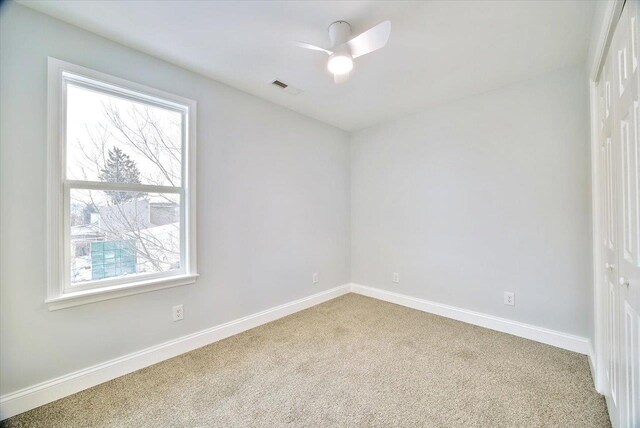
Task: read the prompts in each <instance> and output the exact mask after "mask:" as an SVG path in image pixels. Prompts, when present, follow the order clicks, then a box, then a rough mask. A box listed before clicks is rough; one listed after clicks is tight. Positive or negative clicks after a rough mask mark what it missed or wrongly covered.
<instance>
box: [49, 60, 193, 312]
mask: <svg viewBox="0 0 640 428" xmlns="http://www.w3.org/2000/svg"><path fill="white" fill-rule="evenodd" d="M67 83H72V84H74V85H77V86H81V87H84V88H90V89H93V90H97V91H99V92H102V93H108V94H111V95H116V96H118V97H123V98H128V99H131V100H135V101H139V102H144V103H146V104H152V105H156V106H160V107H162V108H166V109H170V110H173V111H177V112H180V113H181V114H182V117H183V121H182V126H183V129H182V138H183V140H182V180H181V186H180V187H171V186H155V185H146V184H120V183H101V182H93V181H78V180H67V179H66V107H67V106H66V101H67V100H66V85H67ZM195 130H196V102H195V101H193V100H190V99H187V98H183V97H179V96H177V95H173V94H170V93H167V92H164V91H160V90H157V89H153V88H149V87H147V86H144V85H140V84H137V83H133V82H130V81H127V80H124V79H121V78H118V77H114V76H110V75H107V74H104V73H101V72H98V71H95V70H91V69H88V68H85V67H81V66H79V65H75V64H71V63H68V62H64V61H60V60H58V59H55V58H51V57H49V59H48V126H47V131H48V136H47V139H48V153H47V177H48V182H47V204H48V205H47V271H48V284H47V299H46V301H45V302H46V304H47V305H48V307H49V310H56V309H62V308H66V307H70V306H77V305H83V304H87V303H92V302H97V301H101V300H107V299H114V298H118V297H123V296H127V295H132V294H139V293H143V292H148V291H153V290H159V289H163V288H168V287H176V286H180V285H186V284H193V283H195V281H196V278H197V277H198V274H197V266H196V239H195V238H196V198H195V197H196V171H195V167H196V158H195V152H196V139H195V135H196V134H195ZM71 188H74V189H94V190H113V189H114V188H117V189H122V190H132V191H141V192H150V193H154V192H159V193H173V194H179V195H180V265H181V268H180V270H172V271H168V272H159V273H151V274H138V275H135V276H133V277H124V278H106V279H101V280H92V281H88V282H87V283H83V284H77V285H73V286H71V281H70V270H71V254H70V252H71V245H70V236H71V232H70V212H69V203H70V189H71Z"/></svg>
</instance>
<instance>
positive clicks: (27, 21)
mask: <svg viewBox="0 0 640 428" xmlns="http://www.w3.org/2000/svg"><path fill="white" fill-rule="evenodd" d="M0 12H1V17H0V28H1V29H0V55H1V57H0V93H1V94H0V109H1V113H0V123H1V131H0V140H1V144H0V180H1V181H0V182H1V187H0V191H1V198H0V202H1V216H0V222H1V223H0V225H1V227H0V230H1V238H0V301H1V303H0V305H1V306H0V324H1V326H2V328H1V333H0V349H2V358H1V361H0V395H3V394H6V393H9V392H13V391H15V390H18V389H20V388H23V387H26V386H30V385H33V384H35V383H37V382H41V381H44V380H49V379H51V378H53V377H56V376H59V375H63V374H67V373H70V372H72V371H74V370H78V369H82V368H85V367H87V366H90V365H93V364H96V363H99V362H103V361H106V360H109V359H111V358H115V357H118V356H121V355H124V354H127V353H130V352H134V351H136V350H139V349H143V348H146V347H148V346H152V345H154V344H158V343H161V342H164V341H166V340H169V339H172V338H176V337H180V336H183V335H185V334H189V333H192V332H195V331H198V330H201V329H204V328H207V327H211V326H214V325H217V324H220V323H223V322H226V321H229V320H232V319H236V318H238V317H242V316H245V315H248V314H251V313H255V312H257V311H260V310H263V309H266V308H270V307H273V306H276V305H278V304H282V303H285V302H289V301H291V300H294V299H298V298H302V297H304V296H307V295H310V294H314V293H317V292H320V291H323V290H326V289H328V288H331V287H335V286H338V285H342V284H344V283H347V282H349V148H348V136H347V134H345V133H344V132H342V131H339V130H337V129H335V128H332V127H330V126H327V125H324V124H321V123H319V122H316V121H314V120H311V119H308V118H306V117H304V116H301V115H299V114H297V113H294V112H291V111H289V110H286V109H283V108H281V107H277V106H275V105H273V104H270V103H267V102H265V101H261V100H259V99H258V98H255V97H253V96H250V95H247V94H245V93H242V92H239V91H237V90H235V89H231V88H229V87H227V86H224V85H222V84H219V83H216V82H213V81H211V80H209V79H206V78H204V77H201V76H199V75H196V74H194V73H191V72H188V71H186V70H184V69H181V68H179V67H176V66H173V65H170V64H168V63H166V62H163V61H160V60H158V59H155V58H153V57H150V56H148V55H144V54H141V53H139V52H136V51H134V50H131V49H129V48H126V47H124V46H121V45H118V44H116V43H113V42H110V41H108V40H106V39H103V38H101V37H98V36H96V35H93V34H91V33H88V32H85V31H83V30H80V29H78V28H75V27H72V26H69V25H67V24H64V23H62V22H60V21H57V20H54V19H52V18H49V17H47V16H45V15H42V14H39V13H37V12H34V11H31V10H29V9H27V8H24V7H22V6H20V5H16V4H10V3H5V4H4V5H3V6H2V10H1V11H0ZM47 56H53V57H56V58H59V59H61V60H65V61H69V62H72V63H76V64H79V65H82V66H85V67H89V68H93V69H96V70H99V71H102V72H106V73H110V74H113V75H115V76H118V77H122V78H125V79H128V80H131V81H134V82H138V83H142V84H144V85H148V86H152V87H155V88H158V89H161V90H164V91H168V92H172V93H175V94H177V95H181V96H185V97H188V98H192V99H195V100H196V101H197V102H198V118H197V119H198V121H197V123H198V133H197V139H198V164H197V168H198V171H197V172H198V177H197V182H198V201H197V203H198V213H197V214H198V266H199V271H200V274H201V276H200V279H199V280H198V282H197V284H195V285H191V286H184V287H178V288H172V289H166V290H161V291H155V292H151V293H144V294H140V295H135V296H130V297H125V298H121V299H116V300H109V301H104V302H100V303H95V304H90V305H85V306H80V307H74V308H69V309H63V310H59V311H55V312H49V311H48V310H47V308H46V306H45V304H44V300H45V294H46V293H45V292H46V282H45V280H46V278H45V246H44V240H45V170H46V164H45V148H46V118H47V111H46V94H47V91H46V89H47V88H46V72H47ZM313 272H320V277H321V284H320V285H316V286H313V285H312V284H311V275H312V273H313ZM177 303H183V304H184V310H185V319H184V320H183V321H181V322H177V323H174V322H172V319H171V307H172V305H174V304H177Z"/></svg>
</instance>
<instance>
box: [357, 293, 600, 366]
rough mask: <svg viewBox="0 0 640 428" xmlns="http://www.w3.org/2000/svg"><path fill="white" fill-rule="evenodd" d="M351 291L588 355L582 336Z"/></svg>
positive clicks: (410, 299) (412, 299) (400, 296)
mask: <svg viewBox="0 0 640 428" xmlns="http://www.w3.org/2000/svg"><path fill="white" fill-rule="evenodd" d="M351 291H352V292H353V293H357V294H362V295H363V296H368V297H373V298H375V299H379V300H384V301H386V302H391V303H395V304H397V305H402V306H406V307H408V308H413V309H417V310H420V311H423V312H429V313H431V314H435V315H440V316H443V317H447V318H452V319H455V320H458V321H463V322H466V323H469V324H474V325H478V326H480V327H485V328H488V329H491V330H497V331H501V332H503V333H509V334H512V335H514V336H519V337H523V338H525V339H530V340H535V341H536V342H541V343H545V344H547V345H552V346H556V347H558V348H562V349H567V350H569V351H573V352H578V353H580V354H584V355H589V353H590V352H589V340H588V339H586V338H584V337H580V336H574V335H572V334H568V333H562V332H560V331H555V330H550V329H547V328H543V327H537V326H534V325H530V324H525V323H521V322H518V321H512V320H508V319H506V318H500V317H495V316H493V315H487V314H483V313H480V312H475V311H470V310H467V309H461V308H456V307H455V306H449V305H443V304H442V303H436V302H431V301H429V300H424V299H418V298H416V297H411V296H407V295H404V294H399V293H394V292H391V291H386V290H381V289H379V288H372V287H367V286H364V285H359V284H351Z"/></svg>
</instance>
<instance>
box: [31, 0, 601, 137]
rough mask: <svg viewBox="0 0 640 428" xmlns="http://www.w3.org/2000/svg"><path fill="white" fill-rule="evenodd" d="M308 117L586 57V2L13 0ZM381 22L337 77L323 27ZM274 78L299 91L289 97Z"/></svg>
mask: <svg viewBox="0 0 640 428" xmlns="http://www.w3.org/2000/svg"><path fill="white" fill-rule="evenodd" d="M21 3H22V4H25V5H26V6H29V7H31V8H33V9H36V10H39V11H42V12H44V13H47V14H50V15H52V16H54V17H56V18H59V19H61V20H63V21H67V22H69V23H71V24H74V25H77V26H79V27H82V28H85V29H87V30H90V31H92V32H95V33H97V34H100V35H103V36H105V37H107V38H110V39H112V40H115V41H117V42H120V43H122V44H124V45H127V46H130V47H133V48H135V49H138V50H141V51H143V52H147V53H149V54H152V55H155V56H157V57H159V58H163V59H165V60H167V61H169V62H172V63H175V64H178V65H180V66H183V67H185V68H188V69H191V70H194V71H196V72H199V73H201V74H204V75H206V76H209V77H211V78H213V79H215V80H218V81H220V82H224V83H226V84H228V85H230V86H233V87H236V88H238V89H241V90H243V91H246V92H248V93H251V94H254V95H257V96H259V97H261V98H264V99H267V100H269V101H272V102H274V103H276V104H280V105H282V106H285V107H288V108H290V109H292V110H295V111H298V112H300V113H302V114H305V115H307V116H310V117H313V118H316V119H318V120H321V121H323V122H326V123H329V124H331V125H334V126H337V127H339V128H342V129H344V130H348V131H354V130H358V129H361V128H365V127H368V126H371V125H373V124H376V123H379V122H384V121H387V120H390V119H394V118H397V117H400V116H403V115H407V114H410V113H413V112H416V111H419V110H421V109H424V108H428V107H431V106H433V105H436V104H440V103H443V102H446V101H448V100H452V99H456V98H461V97H464V96H467V95H471V94H475V93H480V92H485V91H488V90H491V89H494V88H497V87H500V86H503V85H505V84H508V83H512V82H517V81H520V80H524V79H528V78H531V77H534V76H536V75H539V74H542V73H544V72H546V71H550V70H552V69H556V68H560V67H562V66H565V65H569V64H576V63H581V62H584V60H585V58H586V55H587V45H588V40H589V31H590V26H591V19H592V15H593V9H594V2H591V1H511V2H508V1H428V2H427V1H425V2H419V1H415V2H409V1H407V2H405V1H342V2H338V1H335V2H332V1H316V2H304V1H258V2H253V1H237V2H226V1H153V2H145V1H121V2H119V1H91V0H89V1H68V0H59V1H22V2H21ZM387 19H388V20H391V37H390V39H389V43H388V44H387V46H386V47H385V48H384V49H382V50H380V51H377V52H374V53H372V54H369V55H366V56H363V57H361V58H358V59H357V60H356V63H355V68H354V71H353V72H352V74H351V77H350V79H349V81H347V82H346V83H343V84H339V85H336V84H334V83H333V80H332V78H331V76H330V75H329V74H328V72H327V71H326V60H327V57H326V55H325V54H323V53H320V52H315V51H308V50H304V49H300V48H297V47H295V46H293V45H292V43H291V42H292V41H296V40H298V41H305V42H309V43H313V44H316V45H319V46H326V47H328V46H329V40H328V35H327V27H328V26H329V24H330V23H331V22H333V21H336V20H346V21H348V22H349V23H351V26H352V29H353V33H354V34H358V33H360V32H362V31H364V30H366V29H368V28H369V27H372V26H373V25H375V24H378V23H379V22H381V21H383V20H387ZM273 79H279V80H281V81H283V82H286V83H288V84H290V85H293V86H296V87H298V88H300V89H302V90H303V91H304V92H303V93H301V94H299V95H289V94H287V93H285V92H282V91H281V90H279V89H277V88H275V87H273V86H272V85H270V82H271V81H272V80H273Z"/></svg>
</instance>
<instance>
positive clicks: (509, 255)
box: [351, 65, 592, 336]
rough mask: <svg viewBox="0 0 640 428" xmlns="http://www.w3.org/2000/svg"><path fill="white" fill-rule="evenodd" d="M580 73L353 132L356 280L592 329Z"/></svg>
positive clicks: (585, 331) (528, 319) (552, 324)
mask: <svg viewBox="0 0 640 428" xmlns="http://www.w3.org/2000/svg"><path fill="white" fill-rule="evenodd" d="M585 82H586V76H585V72H584V66H583V65H579V66H575V67H571V68H566V69H563V70H559V71H556V72H553V73H550V74H547V75H545V76H542V77H540V78H537V79H535V80H530V81H526V82H523V83H520V84H516V85H512V86H509V87H505V88H503V89H499V90H496V91H493V92H489V93H485V94H481V95H477V96H473V97H470V98H466V99H464V100H460V101H456V102H452V103H450V104H447V105H443V106H441V107H438V108H435V109H431V110H429V111H425V112H422V113H420V114H418V115H414V116H411V117H408V118H404V119H401V120H398V121H396V122H393V123H388V124H384V125H380V126H376V127H373V128H370V129H366V130H363V131H360V132H358V133H355V134H354V135H353V136H352V147H351V213H352V216H351V279H352V282H354V283H358V284H363V285H368V286H372V287H378V288H382V289H386V290H392V291H396V292H399V293H403V294H407V295H411V296H414V297H418V298H423V299H427V300H431V301H435V302H439V303H445V304H449V305H453V306H457V307H461V308H465V309H471V310H475V311H479V312H483V313H487V314H492V315H495V316H500V317H504V318H509V319H513V320H517V321H521V322H525V323H529V324H533V325H537V326H541V327H547V328H551V329H555V330H559V331H562V332H567V333H572V334H576V335H580V336H590V326H589V314H590V313H591V306H592V290H591V247H590V243H591V241H590V239H591V237H590V235H591V226H590V177H589V165H590V160H589V159H590V158H589V121H588V103H587V86H586V83H585ZM392 272H399V273H400V275H401V282H400V284H398V285H394V284H393V283H392ZM505 290H509V291H514V292H515V296H516V306H515V307H510V306H505V305H504V304H503V291H505Z"/></svg>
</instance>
